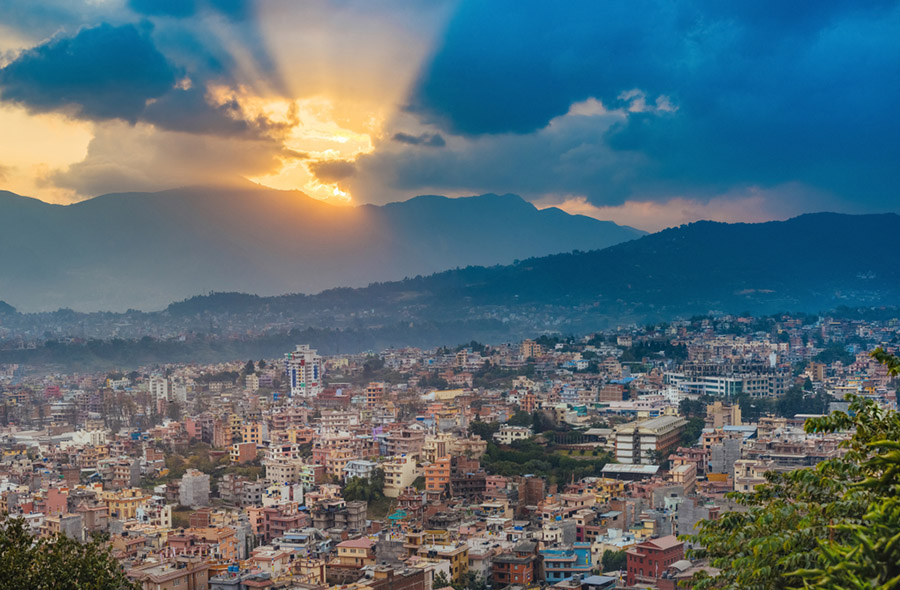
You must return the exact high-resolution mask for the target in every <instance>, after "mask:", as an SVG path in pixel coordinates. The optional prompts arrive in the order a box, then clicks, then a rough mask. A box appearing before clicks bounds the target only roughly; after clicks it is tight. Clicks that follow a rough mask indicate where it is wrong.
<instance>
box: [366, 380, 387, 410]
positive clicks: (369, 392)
mask: <svg viewBox="0 0 900 590" xmlns="http://www.w3.org/2000/svg"><path fill="white" fill-rule="evenodd" d="M383 399H384V383H369V385H368V386H367V387H366V407H367V408H369V409H370V410H374V409H375V408H378V407H380V406H381V401H382V400H383Z"/></svg>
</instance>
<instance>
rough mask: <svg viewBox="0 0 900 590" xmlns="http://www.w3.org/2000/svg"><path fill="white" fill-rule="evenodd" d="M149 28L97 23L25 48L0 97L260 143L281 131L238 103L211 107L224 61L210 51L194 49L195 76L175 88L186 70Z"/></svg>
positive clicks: (1, 82) (0, 80)
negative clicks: (211, 88)
mask: <svg viewBox="0 0 900 590" xmlns="http://www.w3.org/2000/svg"><path fill="white" fill-rule="evenodd" d="M148 29H149V27H143V28H138V27H136V26H134V25H123V26H120V27H114V26H111V25H109V24H102V25H100V26H98V27H94V28H88V29H82V30H81V31H79V32H78V33H77V34H76V35H74V36H73V37H69V38H66V37H59V38H55V39H53V40H51V41H49V42H47V43H45V44H43V45H39V46H37V47H35V48H33V49H30V50H28V51H25V52H24V53H22V54H20V55H19V56H18V57H17V58H16V59H15V60H13V61H12V62H11V63H10V64H9V65H7V66H6V67H5V68H3V69H0V99H2V100H5V101H9V102H13V103H17V104H20V105H22V106H24V107H26V108H27V109H29V110H30V111H32V112H46V111H54V110H59V111H64V112H68V113H70V114H72V115H73V116H76V117H79V118H82V119H89V120H94V121H102V120H109V119H121V120H124V121H128V122H130V123H136V122H138V121H141V122H147V123H152V124H153V125H155V126H157V127H159V128H161V129H167V130H172V131H181V132H187V133H198V134H211V135H219V136H234V137H239V136H244V137H247V138H250V139H260V138H262V137H265V136H268V135H270V134H272V133H277V132H278V131H280V129H279V126H278V125H274V124H271V123H270V122H268V121H266V120H263V119H249V118H248V117H247V116H246V115H245V113H244V112H243V110H242V108H241V105H240V104H239V103H238V102H237V101H236V100H230V101H226V102H225V103H223V104H211V103H210V101H209V99H208V98H207V90H206V85H205V79H206V77H210V78H212V79H213V80H215V79H221V78H224V77H226V76H225V74H224V72H225V69H226V68H225V66H224V65H223V62H222V61H220V60H219V59H217V58H215V57H214V56H213V55H212V53H210V52H204V51H200V50H199V48H198V50H197V51H195V52H194V55H195V56H196V59H197V60H199V62H198V63H194V64H192V66H193V67H192V69H193V70H194V71H196V72H199V75H198V77H197V79H196V80H191V81H190V82H189V86H188V87H176V82H177V81H178V80H177V78H178V77H180V76H181V75H183V74H184V72H183V70H182V69H181V68H176V66H174V65H173V64H172V63H171V62H170V61H169V60H167V58H166V57H164V56H163V54H162V53H161V52H160V51H159V50H158V49H157V47H156V45H155V44H154V42H153V40H152V39H150V37H149V30H148ZM172 39H173V38H172V37H169V38H168V40H169V41H170V44H171V45H176V46H177V45H179V44H181V45H180V46H182V47H183V46H184V44H185V43H187V44H188V45H190V42H191V40H192V37H191V36H190V35H180V36H176V37H175V39H176V40H177V42H178V43H171V42H172ZM204 56H205V57H204Z"/></svg>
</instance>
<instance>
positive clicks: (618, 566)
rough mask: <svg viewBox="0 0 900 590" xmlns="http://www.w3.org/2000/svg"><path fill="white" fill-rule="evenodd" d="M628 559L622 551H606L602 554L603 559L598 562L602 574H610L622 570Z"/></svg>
mask: <svg viewBox="0 0 900 590" xmlns="http://www.w3.org/2000/svg"><path fill="white" fill-rule="evenodd" d="M627 560H628V557H627V556H626V555H625V552H624V551H610V550H609V549H607V550H606V551H604V552H603V559H602V561H601V562H600V563H601V565H602V567H603V571H604V572H612V571H616V570H624V569H625V563H626V562H627Z"/></svg>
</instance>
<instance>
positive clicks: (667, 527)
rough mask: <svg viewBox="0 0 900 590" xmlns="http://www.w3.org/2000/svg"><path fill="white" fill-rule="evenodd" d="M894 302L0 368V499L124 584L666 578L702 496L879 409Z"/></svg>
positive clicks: (422, 585) (458, 583)
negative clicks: (355, 345) (330, 349)
mask: <svg viewBox="0 0 900 590" xmlns="http://www.w3.org/2000/svg"><path fill="white" fill-rule="evenodd" d="M898 337H900V320H898V319H891V320H888V321H881V320H863V319H855V320H851V319H841V318H837V317H832V316H828V315H823V316H811V315H795V316H792V315H783V316H773V317H767V318H754V317H749V316H716V317H712V316H710V317H697V318H693V319H690V320H684V321H675V322H671V323H668V324H661V325H650V326H643V327H639V326H629V327H620V328H618V329H616V330H610V331H607V332H600V333H594V334H591V335H588V336H584V337H577V338H576V337H561V336H552V335H544V336H541V337H539V338H535V339H529V340H524V341H521V342H516V343H509V344H503V345H498V346H486V345H483V344H480V343H478V342H474V341H473V342H471V343H469V344H465V345H461V346H456V347H451V348H446V347H442V348H438V349H432V350H420V349H414V348H400V349H389V350H383V351H371V352H367V353H364V354H355V355H335V356H321V355H319V354H318V353H317V351H316V350H315V349H312V348H310V346H309V345H306V344H297V345H296V347H295V348H294V350H288V351H285V353H284V355H283V357H282V358H273V359H257V360H252V359H251V360H246V361H234V362H231V363H220V364H214V365H199V364H194V363H190V364H188V363H184V364H170V365H158V366H153V367H142V368H138V369H136V370H131V371H124V370H123V371H120V372H104V373H93V374H84V373H71V374H59V373H53V374H45V373H42V372H41V371H40V370H36V368H35V367H28V366H22V365H4V366H2V367H0V394H2V405H0V425H2V426H0V441H2V449H3V458H2V462H0V510H2V511H3V512H8V513H9V514H10V515H13V516H17V517H21V518H23V519H24V522H25V523H26V525H27V529H28V530H29V531H30V532H31V533H32V534H33V535H35V536H37V537H41V536H45V537H46V536H53V535H55V534H57V533H62V534H64V535H66V536H68V537H71V538H72V539H77V540H78V541H88V540H90V539H100V540H102V543H103V544H105V545H106V546H107V547H108V548H109V549H110V550H111V552H112V555H113V556H114V558H115V560H116V561H117V562H118V563H119V564H120V566H121V568H122V569H123V571H124V572H126V574H127V576H128V578H129V579H131V580H132V581H135V582H136V583H138V585H139V586H138V587H141V588H144V589H146V590H150V589H156V588H167V589H169V588H192V589H204V588H209V589H210V590H225V589H232V588H233V589H239V588H303V589H306V590H310V589H313V588H324V587H333V586H340V587H342V588H346V589H360V590H363V589H366V588H372V589H373V590H379V589H384V588H395V587H397V588H402V589H404V590H406V589H409V590H437V589H438V588H443V587H445V586H451V585H452V586H453V587H454V588H456V589H458V590H462V589H466V590H482V589H484V588H495V589H499V588H506V587H522V588H529V587H532V586H537V585H541V586H553V587H558V588H569V589H571V588H576V589H577V588H589V589H590V590H602V589H606V588H615V587H626V586H627V587H634V586H639V587H647V585H652V586H654V587H657V588H662V589H666V588H675V587H678V586H677V584H678V583H679V582H685V581H687V580H690V579H691V578H692V577H693V576H694V574H695V573H696V572H697V571H700V570H703V571H706V572H715V568H713V567H711V566H710V564H709V562H708V560H704V559H698V558H693V559H692V558H691V554H690V548H691V546H692V541H691V540H690V538H689V537H685V535H692V534H693V533H694V532H695V525H697V523H698V522H700V521H701V520H704V519H716V518H718V517H719V516H721V515H722V514H725V513H727V512H729V511H733V510H740V509H741V508H740V506H739V504H738V503H737V502H736V501H735V500H734V499H733V498H732V497H731V496H730V495H729V493H730V492H735V491H736V492H750V491H752V490H753V489H754V488H755V487H756V486H757V485H759V484H761V483H764V482H766V473H769V472H774V473H788V472H791V471H794V470H797V469H800V468H806V467H812V466H815V465H817V464H819V463H821V462H823V461H825V460H827V459H831V458H834V457H837V456H840V455H841V454H842V453H844V452H845V450H844V448H843V447H842V445H841V442H842V441H844V440H846V439H847V438H848V433H846V432H835V433H831V434H823V433H808V432H806V431H805V430H804V428H803V425H804V422H805V421H806V419H807V418H809V417H812V416H817V415H823V414H827V413H829V412H831V411H833V410H847V408H848V405H849V404H848V402H847V401H845V398H846V397H847V395H848V394H849V395H854V396H863V397H865V398H867V399H871V400H874V401H876V402H877V403H878V404H881V405H883V406H884V407H887V408H896V382H895V380H894V379H893V378H892V377H891V376H889V373H888V369H887V368H886V367H885V366H883V365H881V364H879V363H878V362H877V361H876V360H874V359H872V358H870V355H869V351H870V350H872V349H874V348H875V347H878V346H881V347H884V348H885V349H886V350H888V351H892V350H896V347H897V344H896V343H897V341H898Z"/></svg>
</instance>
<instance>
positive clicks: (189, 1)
mask: <svg viewBox="0 0 900 590" xmlns="http://www.w3.org/2000/svg"><path fill="white" fill-rule="evenodd" d="M128 7H129V8H130V9H132V10H133V11H135V12H137V13H138V14H143V15H146V16H171V17H174V18H184V17H187V16H193V15H194V14H195V13H196V12H197V3H196V2H195V1H194V0H128Z"/></svg>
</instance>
